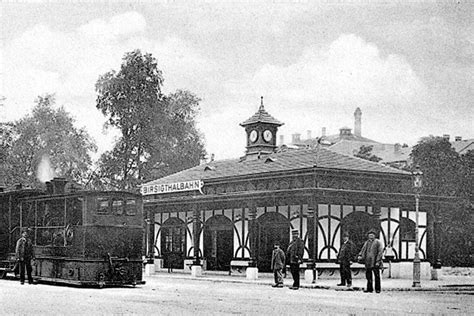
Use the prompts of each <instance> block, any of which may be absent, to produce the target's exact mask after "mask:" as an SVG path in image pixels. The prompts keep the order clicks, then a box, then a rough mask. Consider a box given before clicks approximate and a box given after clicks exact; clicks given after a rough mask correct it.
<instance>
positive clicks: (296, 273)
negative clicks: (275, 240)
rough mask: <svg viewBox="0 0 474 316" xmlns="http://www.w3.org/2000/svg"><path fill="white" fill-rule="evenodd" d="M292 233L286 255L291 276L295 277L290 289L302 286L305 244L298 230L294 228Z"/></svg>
mask: <svg viewBox="0 0 474 316" xmlns="http://www.w3.org/2000/svg"><path fill="white" fill-rule="evenodd" d="M291 235H292V238H293V240H292V241H291V242H290V245H289V246H288V250H287V252H286V256H287V258H288V261H289V263H290V271H291V276H292V277H293V286H292V287H290V289H292V290H297V289H299V288H300V263H302V262H303V253H304V244H303V241H302V240H301V238H300V237H299V231H298V230H296V229H294V230H292V231H291Z"/></svg>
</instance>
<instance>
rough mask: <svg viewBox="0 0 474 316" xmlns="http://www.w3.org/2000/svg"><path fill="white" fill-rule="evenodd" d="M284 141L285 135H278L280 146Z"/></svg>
mask: <svg viewBox="0 0 474 316" xmlns="http://www.w3.org/2000/svg"><path fill="white" fill-rule="evenodd" d="M284 143H285V136H283V135H280V146H281V145H283V144H284Z"/></svg>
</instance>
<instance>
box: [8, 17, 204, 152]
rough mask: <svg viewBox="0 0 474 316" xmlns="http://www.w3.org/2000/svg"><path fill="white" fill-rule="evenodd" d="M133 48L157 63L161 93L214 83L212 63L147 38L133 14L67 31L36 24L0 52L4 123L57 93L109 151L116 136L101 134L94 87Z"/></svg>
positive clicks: (182, 46)
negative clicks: (209, 80)
mask: <svg viewBox="0 0 474 316" xmlns="http://www.w3.org/2000/svg"><path fill="white" fill-rule="evenodd" d="M134 49H141V50H142V52H147V53H151V54H152V55H153V56H154V57H155V58H157V60H158V67H159V68H160V69H161V70H162V71H163V73H164V77H165V87H166V88H165V89H164V90H165V92H170V91H174V90H176V89H178V88H197V90H201V91H202V90H204V88H203V85H205V82H206V78H212V76H210V75H209V71H212V63H210V62H208V61H206V60H205V59H204V58H202V57H201V56H200V55H199V54H198V53H197V52H196V51H195V50H194V48H193V47H192V46H191V45H189V44H188V43H186V42H185V41H183V40H181V39H179V38H176V37H172V36H169V37H165V38H164V39H162V40H155V39H151V38H148V37H147V36H146V21H145V19H144V17H143V16H142V15H141V14H139V13H137V12H126V13H123V14H119V15H116V16H113V17H111V18H110V19H108V20H105V19H94V20H91V21H88V22H86V23H85V24H83V25H81V26H79V27H78V28H76V29H75V30H72V31H69V32H63V31H60V30H56V29H53V28H52V27H51V26H49V25H47V24H38V25H35V26H32V27H30V28H29V29H27V30H25V31H24V32H23V33H22V34H21V35H20V36H19V37H18V38H15V39H13V40H12V41H11V42H8V43H6V45H4V47H3V49H1V50H0V54H2V55H3V56H4V59H3V63H2V64H3V65H2V66H3V67H2V69H4V70H3V71H2V72H3V74H2V81H3V82H2V85H1V89H2V90H1V91H0V95H4V96H5V97H6V101H5V115H4V116H5V119H7V120H16V119H18V118H20V117H22V116H23V115H25V114H26V113H28V112H29V110H30V109H31V108H32V106H33V101H34V100H35V98H36V97H37V96H38V95H42V94H45V93H55V94H56V100H57V104H58V105H64V106H65V108H66V110H67V111H68V112H70V113H71V114H72V115H73V116H74V117H75V118H76V119H77V125H79V126H86V127H87V130H88V131H89V133H90V134H92V136H93V137H94V138H95V139H96V141H97V142H98V145H99V147H100V150H106V149H109V148H111V146H112V143H113V139H114V138H115V137H116V136H117V135H116V133H114V132H111V133H109V134H108V135H104V134H103V133H102V126H103V123H104V122H105V118H104V116H103V115H102V114H101V113H100V112H99V111H98V110H97V109H96V107H95V97H96V93H95V83H96V81H97V79H98V78H99V76H100V75H101V74H104V73H106V72H107V71H110V70H112V69H116V70H117V69H119V67H120V64H121V62H122V57H123V55H124V54H125V52H129V51H132V50H134ZM183 85H184V86H183ZM192 91H193V90H192ZM198 92H199V91H198Z"/></svg>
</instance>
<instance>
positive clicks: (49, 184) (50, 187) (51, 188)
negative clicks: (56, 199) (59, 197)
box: [45, 181, 53, 194]
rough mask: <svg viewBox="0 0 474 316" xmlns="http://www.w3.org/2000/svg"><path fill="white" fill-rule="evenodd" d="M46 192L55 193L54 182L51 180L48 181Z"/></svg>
mask: <svg viewBox="0 0 474 316" xmlns="http://www.w3.org/2000/svg"><path fill="white" fill-rule="evenodd" d="M45 184H46V194H53V184H52V183H51V182H50V181H46V182H45Z"/></svg>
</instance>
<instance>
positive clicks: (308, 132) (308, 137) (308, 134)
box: [306, 130, 311, 139]
mask: <svg viewBox="0 0 474 316" xmlns="http://www.w3.org/2000/svg"><path fill="white" fill-rule="evenodd" d="M306 139H311V131H310V130H307V131H306Z"/></svg>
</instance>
